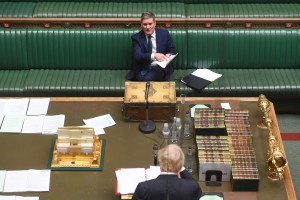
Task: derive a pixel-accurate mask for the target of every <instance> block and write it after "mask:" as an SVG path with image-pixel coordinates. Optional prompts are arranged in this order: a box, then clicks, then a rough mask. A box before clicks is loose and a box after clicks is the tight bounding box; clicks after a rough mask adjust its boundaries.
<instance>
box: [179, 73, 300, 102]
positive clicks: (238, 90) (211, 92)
mask: <svg viewBox="0 0 300 200" xmlns="http://www.w3.org/2000/svg"><path fill="white" fill-rule="evenodd" d="M193 71H194V70H176V71H175V73H174V76H173V79H174V80H178V79H177V78H179V77H182V76H185V75H187V74H189V73H191V72H193ZM213 71H214V72H217V73H220V74H222V75H223V76H222V77H221V78H219V79H217V80H216V81H214V82H213V83H211V84H210V85H208V86H207V87H206V88H205V89H204V90H202V91H195V90H192V89H190V88H188V87H187V86H186V85H184V84H183V83H180V82H179V81H177V82H176V92H177V94H181V93H183V94H188V96H210V97H215V96H220V97H232V96H241V97H242V96H244V97H250V96H254V97H258V96H259V95H260V94H265V95H266V96H267V97H269V98H275V99H278V98H299V96H300V91H299V85H300V69H273V70H270V69H213Z"/></svg>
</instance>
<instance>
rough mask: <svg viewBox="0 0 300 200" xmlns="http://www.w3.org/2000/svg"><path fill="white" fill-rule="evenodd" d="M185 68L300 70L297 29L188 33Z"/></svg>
mask: <svg viewBox="0 0 300 200" xmlns="http://www.w3.org/2000/svg"><path fill="white" fill-rule="evenodd" d="M187 46H188V58H187V60H188V66H189V68H232V69H233V68H236V69H246V68H250V69H251V68H263V69H276V68H277V69H280V68H289V69H290V68H300V56H299V54H300V32H299V29H237V28H235V29H231V28H228V29H226V28H224V29H222V28H215V29H214V28H212V29H190V30H188V44H187Z"/></svg>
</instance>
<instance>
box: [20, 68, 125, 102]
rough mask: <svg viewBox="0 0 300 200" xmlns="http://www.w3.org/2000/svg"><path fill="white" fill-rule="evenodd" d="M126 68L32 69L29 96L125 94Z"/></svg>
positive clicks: (28, 83)
mask: <svg viewBox="0 0 300 200" xmlns="http://www.w3.org/2000/svg"><path fill="white" fill-rule="evenodd" d="M126 73H127V71H126V70H63V69H61V70H30V72H29V75H28V79H27V83H26V88H25V91H26V92H25V94H26V96H55V97H57V96H79V97H82V96H124V85H125V75H126Z"/></svg>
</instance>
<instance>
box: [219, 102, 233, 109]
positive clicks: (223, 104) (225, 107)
mask: <svg viewBox="0 0 300 200" xmlns="http://www.w3.org/2000/svg"><path fill="white" fill-rule="evenodd" d="M221 107H222V108H224V109H227V110H230V109H231V107H230V104H229V103H221Z"/></svg>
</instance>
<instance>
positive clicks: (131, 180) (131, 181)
mask: <svg viewBox="0 0 300 200" xmlns="http://www.w3.org/2000/svg"><path fill="white" fill-rule="evenodd" d="M116 176H117V180H118V186H119V192H120V194H132V193H133V192H134V191H135V188H136V186H137V185H138V184H139V183H140V182H143V181H145V180H146V174H145V169H144V168H128V169H124V168H123V169H120V170H117V171H116Z"/></svg>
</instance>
